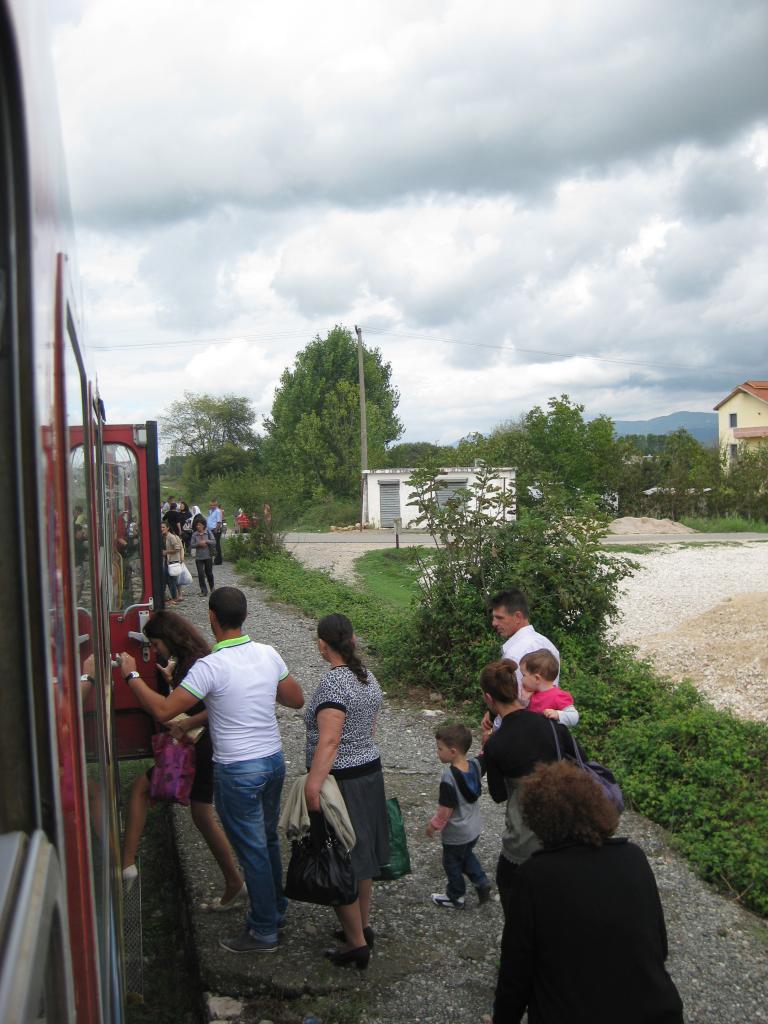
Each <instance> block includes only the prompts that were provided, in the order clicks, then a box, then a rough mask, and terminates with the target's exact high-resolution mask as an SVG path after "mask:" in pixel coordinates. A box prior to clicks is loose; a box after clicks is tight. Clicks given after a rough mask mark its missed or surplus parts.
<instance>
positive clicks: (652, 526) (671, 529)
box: [608, 516, 696, 534]
mask: <svg viewBox="0 0 768 1024" xmlns="http://www.w3.org/2000/svg"><path fill="white" fill-rule="evenodd" d="M608 533H619V534H621V533H634V534H636V533H696V531H695V530H692V529H691V527H690V526H683V524H682V523H676V522H675V521H674V519H651V518H649V517H648V516H639V517H637V516H624V518H623V519H614V520H613V522H612V523H611V524H610V525H609V527H608Z"/></svg>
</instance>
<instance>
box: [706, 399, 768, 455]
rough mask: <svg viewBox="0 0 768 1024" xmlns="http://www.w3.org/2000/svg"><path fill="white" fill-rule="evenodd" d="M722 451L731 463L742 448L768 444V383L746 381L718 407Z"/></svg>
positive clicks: (716, 409)
mask: <svg viewBox="0 0 768 1024" xmlns="http://www.w3.org/2000/svg"><path fill="white" fill-rule="evenodd" d="M715 412H716V413H717V416H718V436H719V438H720V448H721V449H722V448H725V451H726V453H727V455H728V461H729V462H730V461H731V460H732V459H734V458H736V456H737V455H738V453H739V446H741V445H744V446H747V445H748V446H750V447H752V446H753V445H758V444H764V443H765V442H766V441H768V380H745V381H744V383H743V384H739V385H737V387H735V388H734V389H733V391H732V392H731V393H730V395H728V396H727V397H726V398H724V399H723V400H722V402H718V403H717V405H716V406H715Z"/></svg>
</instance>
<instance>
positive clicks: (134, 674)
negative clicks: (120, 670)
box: [125, 672, 141, 683]
mask: <svg viewBox="0 0 768 1024" xmlns="http://www.w3.org/2000/svg"><path fill="white" fill-rule="evenodd" d="M131 679H141V672H129V673H128V675H127V676H126V677H125V681H126V683H128V682H130V681H131Z"/></svg>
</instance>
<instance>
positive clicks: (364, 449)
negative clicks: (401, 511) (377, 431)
mask: <svg viewBox="0 0 768 1024" xmlns="http://www.w3.org/2000/svg"><path fill="white" fill-rule="evenodd" d="M355 334H356V335H357V376H358V382H359V385H360V492H361V501H360V530H361V531H362V529H363V525H364V524H363V506H362V491H363V486H364V484H365V476H364V473H365V471H366V469H368V426H367V423H366V419H365V370H364V369H363V332H362V330H361V329H360V328H359V327H358V326H357V324H355Z"/></svg>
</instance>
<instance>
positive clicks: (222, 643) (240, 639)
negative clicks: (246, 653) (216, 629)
mask: <svg viewBox="0 0 768 1024" xmlns="http://www.w3.org/2000/svg"><path fill="white" fill-rule="evenodd" d="M250 642H251V638H250V637H249V636H248V634H247V633H243V635H242V636H233V637H232V639H231V640H219V642H218V643H217V644H214V645H213V653H214V654H215V653H216V651H221V650H223V649H224V648H225V647H239V646H240V644H249V643H250Z"/></svg>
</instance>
